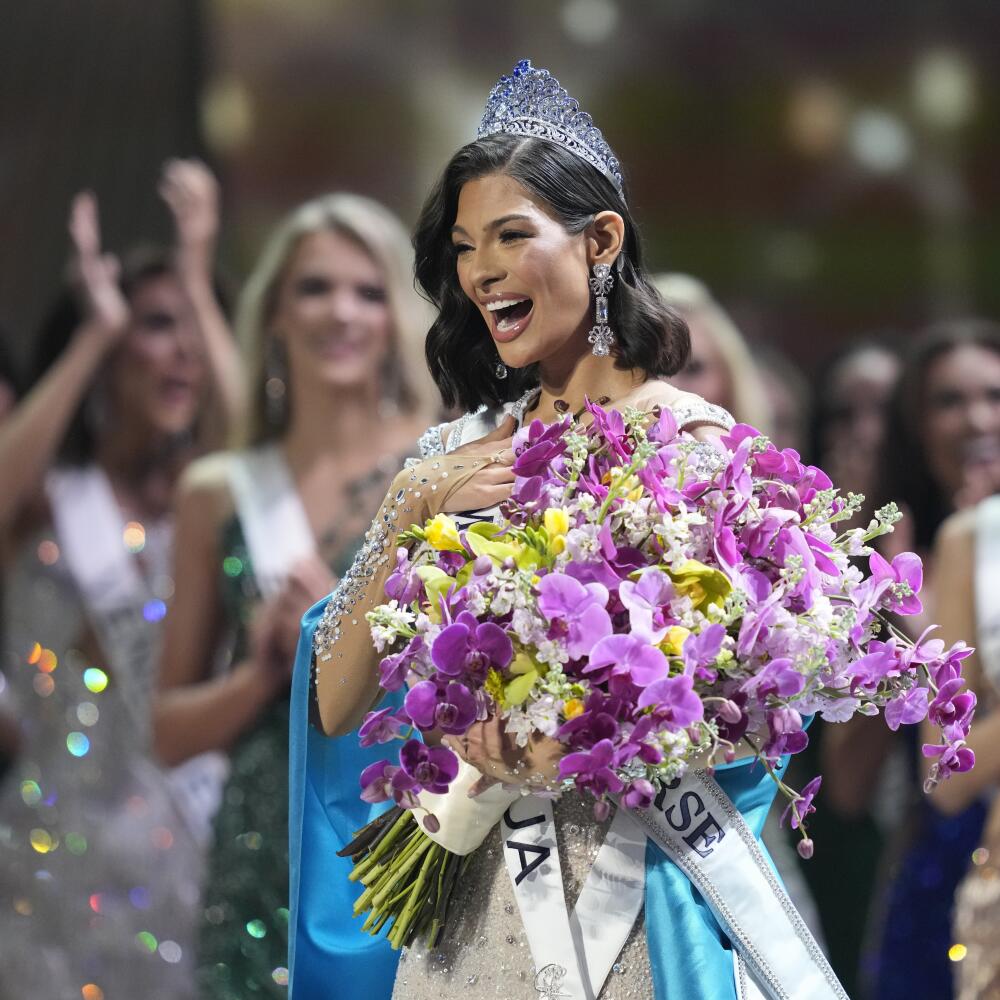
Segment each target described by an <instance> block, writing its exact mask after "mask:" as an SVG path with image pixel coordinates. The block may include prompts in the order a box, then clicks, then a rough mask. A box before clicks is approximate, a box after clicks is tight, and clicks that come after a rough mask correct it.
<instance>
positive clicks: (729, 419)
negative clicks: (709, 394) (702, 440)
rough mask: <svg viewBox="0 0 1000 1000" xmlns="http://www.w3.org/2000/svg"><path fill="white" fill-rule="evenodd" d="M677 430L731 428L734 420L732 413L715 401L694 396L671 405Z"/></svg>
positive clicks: (725, 429) (727, 429)
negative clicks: (711, 401)
mask: <svg viewBox="0 0 1000 1000" xmlns="http://www.w3.org/2000/svg"><path fill="white" fill-rule="evenodd" d="M670 409H671V411H672V412H673V415H674V419H675V420H676V421H677V428H678V430H685V431H687V430H693V429H694V428H696V427H720V428H722V430H724V431H729V430H732V429H733V426H734V425H735V423H736V421H735V420H733V416H732V414H731V413H730V412H729V411H728V410H726V409H724V408H723V407H721V406H717V405H716V404H715V403H709V402H708V401H707V400H705V399H699V398H695V399H692V400H690V401H684V402H682V403H678V404H676V405H675V406H672V407H671V408H670Z"/></svg>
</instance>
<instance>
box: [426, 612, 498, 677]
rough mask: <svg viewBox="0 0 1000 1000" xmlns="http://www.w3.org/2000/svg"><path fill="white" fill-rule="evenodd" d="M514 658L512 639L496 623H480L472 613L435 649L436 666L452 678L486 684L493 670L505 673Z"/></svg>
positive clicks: (444, 631) (436, 643) (462, 616)
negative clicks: (485, 681) (474, 680)
mask: <svg viewBox="0 0 1000 1000" xmlns="http://www.w3.org/2000/svg"><path fill="white" fill-rule="evenodd" d="M513 658H514V645H513V643H512V642H511V641H510V636H508V635H507V633H506V632H505V631H504V630H503V629H502V628H501V627H500V626H499V625H497V624H496V623H495V622H482V623H480V622H479V621H477V619H476V617H475V616H474V615H472V614H470V613H469V612H468V611H463V612H462V613H461V614H460V615H459V616H458V617H457V618H456V619H455V621H454V622H453V623H452V624H451V625H449V626H447V627H446V628H443V629H442V630H441V631H440V632H439V633H438V635H437V638H436V639H435V640H434V644H433V645H432V646H431V660H432V661H433V663H434V666H435V667H437V669H438V671H439V672H440V673H442V674H445V675H447V676H448V677H461V676H463V675H464V676H467V677H470V678H474V679H476V680H478V681H482V680H484V679H485V678H486V674H487V673H488V671H489V670H490V668H491V667H495V668H496V669H497V670H503V669H504V668H505V667H506V666H507V665H508V664H509V663H510V661H511V660H512V659H513Z"/></svg>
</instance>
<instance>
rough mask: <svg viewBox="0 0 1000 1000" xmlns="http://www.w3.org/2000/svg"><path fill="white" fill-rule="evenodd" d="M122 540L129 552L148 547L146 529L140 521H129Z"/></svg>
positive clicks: (139, 550)
mask: <svg viewBox="0 0 1000 1000" xmlns="http://www.w3.org/2000/svg"><path fill="white" fill-rule="evenodd" d="M122 541H123V542H124V543H125V548H126V549H128V550H129V552H132V553H133V554H134V553H137V552H141V551H142V550H143V549H144V548H145V547H146V529H145V528H144V527H143V526H142V525H141V524H140V523H139V522H138V521H129V523H128V524H126V525H125V530H124V531H123V532H122Z"/></svg>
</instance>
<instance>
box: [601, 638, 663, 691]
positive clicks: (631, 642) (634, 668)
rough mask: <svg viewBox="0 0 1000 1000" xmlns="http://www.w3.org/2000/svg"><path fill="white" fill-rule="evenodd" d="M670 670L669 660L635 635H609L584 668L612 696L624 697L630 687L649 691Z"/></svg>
mask: <svg viewBox="0 0 1000 1000" xmlns="http://www.w3.org/2000/svg"><path fill="white" fill-rule="evenodd" d="M669 670H670V664H669V662H668V661H667V658H666V657H665V656H664V655H663V653H662V652H660V650H659V649H657V648H656V646H651V645H650V644H649V643H648V642H644V641H643V640H642V639H637V638H636V637H635V636H633V635H609V636H608V637H607V638H605V639H601V641H600V642H599V643H597V645H596V646H594V648H593V651H592V652H591V654H590V661H589V662H588V663H587V665H586V666H585V667H584V668H583V672H584V673H585V674H587V675H588V676H591V677H592V679H593V680H594V681H595V682H596V683H598V684H601V683H607V685H608V689H609V690H610V691H611V693H612V694H618V695H623V696H625V695H627V694H628V693H629V691H630V689H631V686H633V685H634V686H635V687H637V688H645V687H648V686H649V685H650V684H653V683H654V682H656V681H659V680H661V679H662V678H664V677H666V676H667V673H668V672H669ZM640 704H641V702H640Z"/></svg>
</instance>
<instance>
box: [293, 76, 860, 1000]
mask: <svg viewBox="0 0 1000 1000" xmlns="http://www.w3.org/2000/svg"><path fill="white" fill-rule="evenodd" d="M414 244H415V248H416V269H417V278H418V281H419V283H420V285H421V286H422V288H423V289H424V291H425V292H426V294H427V295H428V296H429V297H430V299H431V300H432V302H433V303H434V305H435V306H437V308H438V310H439V313H438V317H437V319H436V320H435V322H434V323H433V325H432V326H431V329H430V332H429V334H428V336H427V357H428V361H429V364H430V368H431V373H432V374H433V376H434V378H435V381H436V382H437V384H438V386H439V387H440V388H441V391H442V394H443V395H444V397H445V401H446V402H448V403H452V402H457V403H458V404H459V405H461V406H462V407H464V408H465V409H466V411H467V412H466V414H465V415H464V416H462V417H460V418H459V419H458V420H457V421H455V422H454V423H452V424H448V425H444V426H441V427H437V428H434V429H432V430H431V431H430V432H428V434H427V435H426V436H425V438H424V439H423V443H424V450H425V453H426V457H425V458H423V460H421V461H420V462H418V463H417V464H415V465H413V466H411V467H409V468H407V469H404V470H403V471H402V472H401V473H400V474H399V475H398V476H397V477H396V479H395V480H394V482H393V484H392V486H391V488H390V490H389V493H388V494H387V496H386V500H385V503H384V506H383V508H382V510H381V511H380V512H379V515H378V516H377V517H376V519H375V522H374V524H373V526H372V528H371V529H370V531H369V533H368V536H367V539H366V544H365V546H364V547H363V548H362V550H361V551H360V552H359V554H358V556H357V558H356V559H355V562H354V564H353V565H352V567H351V569H350V571H349V572H348V573H347V574H346V576H345V577H344V579H343V580H342V581H341V583H340V585H339V586H338V588H337V589H336V590H335V591H334V593H333V595H332V597H331V598H330V599H329V601H327V602H322V603H321V604H319V605H316V606H315V607H314V608H313V609H312V610H311V611H310V612H309V614H308V615H307V616H306V618H305V619H304V628H303V634H302V637H301V638H300V642H299V655H298V659H297V661H296V667H295V674H294V679H293V692H292V710H293V725H292V762H291V767H292V776H291V781H292V849H293V856H292V881H293V885H292V911H293V912H292V954H291V975H292V989H293V996H295V995H297V996H298V997H299V1000H306V998H307V997H311V996H316V995H317V994H316V993H312V992H309V991H308V990H305V991H303V992H298V993H296V991H297V990H303V989H304V987H302V986H301V985H300V984H302V983H303V982H306V981H307V977H308V978H311V977H315V976H316V973H317V971H318V969H322V970H323V972H324V973H325V975H326V977H327V980H328V981H330V982H333V981H337V979H338V977H347V976H349V975H350V974H351V973H350V969H351V967H352V966H351V948H352V945H351V943H350V937H349V935H350V932H351V924H350V916H349V913H350V911H349V909H347V908H346V907H345V908H343V909H342V910H341V911H339V912H338V911H335V910H330V909H325V908H324V907H323V898H322V895H323V893H324V891H325V884H323V883H320V884H317V870H319V871H323V872H324V873H329V872H330V871H331V870H332V869H331V868H330V867H329V862H328V861H327V860H326V858H327V857H328V855H329V854H330V853H332V852H333V851H335V850H336V849H337V845H338V840H339V845H340V846H343V844H344V842H345V840H346V839H348V838H349V836H350V831H339V832H338V831H330V830H329V829H324V828H323V826H322V825H321V824H320V823H317V815H316V813H315V811H314V809H313V808H312V806H311V799H312V798H313V797H314V796H313V793H312V792H311V791H310V789H311V788H312V787H313V785H314V782H315V781H316V774H315V771H314V767H315V763H314V762H315V760H316V750H315V738H314V735H312V734H310V733H309V732H308V727H309V721H308V720H309V717H310V716H311V718H312V724H313V726H314V727H315V728H316V729H318V730H319V731H321V732H324V733H327V734H339V733H346V732H348V731H350V730H351V729H352V728H353V727H355V726H357V725H358V723H359V722H360V721H361V719H362V717H363V716H364V714H365V712H366V711H367V710H368V709H369V708H370V707H371V706H372V705H373V703H375V702H376V701H377V700H378V698H379V686H378V676H379V675H378V670H377V662H378V656H377V655H376V653H375V651H374V650H373V648H372V644H371V637H370V634H369V629H368V627H367V623H366V621H365V617H364V613H365V611H366V609H367V608H369V607H371V606H372V605H373V604H375V603H378V602H379V601H380V600H381V595H382V593H383V586H384V584H385V581H386V579H387V576H388V574H389V572H390V571H391V568H392V564H393V562H394V560H393V559H392V558H391V556H392V552H393V550H394V545H393V539H394V536H395V532H396V531H398V530H400V529H401V528H404V527H406V526H408V525H409V524H410V523H411V522H417V523H422V522H423V521H424V519H425V518H426V517H428V516H431V515H435V514H437V513H442V512H447V513H449V514H451V515H452V516H454V517H455V518H457V520H458V523H459V524H461V525H468V524H469V523H470V522H471V521H473V520H481V519H484V518H486V519H489V518H492V516H493V515H494V513H495V511H496V505H497V504H499V503H500V502H501V501H502V500H503V499H505V498H506V497H507V496H508V495H509V493H510V490H511V487H512V483H513V480H514V474H513V470H512V465H513V461H514V455H513V452H512V449H511V444H512V441H511V438H512V434H513V432H514V431H515V429H516V428H517V426H518V425H519V424H521V423H522V422H523V421H524V420H534V419H539V420H541V421H545V422H552V421H555V420H557V419H560V418H561V417H563V416H564V415H566V414H572V415H575V416H576V417H578V418H579V417H581V416H582V414H583V413H584V412H585V402H586V400H587V399H588V398H590V399H591V400H595V401H598V400H599V401H600V402H601V403H602V404H604V405H608V406H610V407H614V408H616V409H621V408H623V407H626V406H629V405H634V406H636V407H638V408H642V409H646V410H650V409H652V408H653V407H656V406H659V407H667V408H669V409H671V410H672V411H673V413H674V416H675V417H676V420H677V423H678V425H679V426H681V427H685V428H688V429H689V430H690V431H692V433H693V434H694V435H695V436H696V437H698V438H701V439H708V438H711V437H712V436H715V435H718V434H719V433H720V429H721V428H727V427H730V426H731V425H732V419H731V417H730V416H729V414H728V413H726V411H724V410H722V409H721V408H720V407H717V406H714V405H712V404H708V403H706V402H705V401H704V400H702V399H701V398H700V397H697V396H694V395H692V394H690V393H684V392H681V391H679V390H677V389H676V388H674V387H672V386H671V385H669V383H667V382H665V381H662V380H661V379H662V377H669V376H670V375H672V374H674V373H675V372H677V371H678V370H679V369H680V368H681V367H682V365H683V364H684V361H685V358H686V355H687V351H688V335H687V331H686V329H685V327H684V324H683V322H682V321H680V320H679V319H678V318H677V317H676V315H675V314H674V313H672V312H671V310H670V309H668V308H667V306H665V305H664V303H663V302H662V300H661V299H660V298H659V296H658V294H657V293H656V291H655V289H654V288H653V286H652V284H651V282H650V280H649V277H648V276H647V274H646V272H645V270H644V267H643V262H642V254H641V248H640V245H639V240H638V236H637V231H636V226H635V223H634V221H633V219H632V215H631V211H630V209H629V206H628V200H627V197H626V192H625V189H624V185H623V182H622V176H621V168H620V165H619V163H618V161H617V159H616V158H615V157H614V154H613V153H612V151H611V149H610V148H609V147H608V144H607V143H606V141H605V140H604V138H603V136H602V135H601V133H600V131H599V130H598V129H597V128H596V127H594V125H593V123H592V122H591V120H590V117H589V116H588V115H584V114H582V113H579V112H578V109H577V105H576V102H575V101H572V99H571V98H569V95H567V94H566V92H565V91H564V90H562V89H561V88H560V87H559V85H558V83H556V81H554V80H553V79H552V78H551V76H550V75H549V74H548V72H546V71H545V70H538V69H535V68H533V67H532V66H531V64H530V63H529V62H527V61H524V62H521V63H519V64H518V66H517V67H516V68H515V70H514V74H513V76H512V77H502V78H501V80H500V82H499V83H498V84H497V86H496V87H495V88H494V90H493V92H492V93H491V95H490V99H489V102H488V104H487V108H486V114H485V115H484V118H483V121H482V124H481V125H480V129H479V138H478V139H477V140H476V141H474V142H471V143H469V144H468V145H466V146H464V147H462V148H461V149H460V150H459V151H458V152H457V153H456V154H455V155H454V156H453V157H452V159H451V161H450V162H449V164H448V165H447V167H446V168H445V170H444V174H443V176H442V178H441V180H440V181H439V183H438V184H437V185H436V187H435V188H434V190H433V191H432V193H431V195H430V197H429V198H428V200H427V202H426V204H425V206H424V210H423V213H422V215H421V217H420V221H419V223H418V225H417V228H416V235H415V237H414ZM314 649H315V655H313V650H314ZM311 664H315V667H316V669H315V671H312V670H311V669H310V666H311ZM461 744H462V745H461V746H458V745H457V744H456V745H455V749H456V752H458V753H460V754H461V755H462V756H464V757H465V758H466V760H467V761H469V762H470V763H472V764H473V765H474V766H475V767H476V768H477V769H478V770H479V771H480V772H481V773H482V774H483V775H484V776H486V777H489V778H492V779H494V780H499V781H502V782H505V783H511V784H523V783H524V781H525V778H526V776H528V775H533V774H535V773H537V772H543V773H544V772H546V771H547V770H548V768H549V767H550V766H552V764H553V762H554V760H555V758H556V757H557V756H558V755H559V753H560V751H559V744H557V743H556V742H555V741H553V740H549V739H547V738H539V739H538V740H537V742H530V743H529V745H528V747H527V748H525V749H523V750H522V749H520V748H519V747H517V746H516V745H515V743H514V740H513V739H512V738H508V736H507V735H506V733H505V732H504V729H503V723H502V721H501V720H499V719H498V718H495V717H491V718H488V719H486V720H484V721H483V722H480V723H477V724H476V725H475V726H474V727H473V729H472V730H471V731H470V733H469V738H468V739H467V740H463V741H461ZM326 766H327V767H329V766H330V764H329V760H327V762H326ZM717 778H718V779H719V780H720V781H721V782H722V783H723V784H724V785H725V786H726V788H727V794H728V795H730V796H731V797H733V798H735V799H736V800H738V801H739V803H740V805H741V807H742V809H743V810H744V816H745V818H746V819H747V820H748V830H749V829H750V828H753V830H754V833H753V834H750V833H748V836H749V837H750V839H751V840H754V837H756V838H759V836H760V829H761V826H762V824H763V821H764V816H765V814H766V812H767V808H768V806H769V805H770V803H771V800H772V799H773V795H774V788H773V785H772V784H771V781H770V778H769V777H767V775H766V774H765V773H764V772H763V771H762V770H761V769H759V768H758V769H751V767H750V766H749V761H748V760H746V759H744V760H737V761H735V762H734V763H733V764H732V765H729V766H724V767H721V768H719V770H718V772H717ZM459 794H460V795H461V794H462V793H459ZM555 816H556V820H555V825H556V829H557V830H558V840H559V845H560V860H561V864H562V871H563V873H565V879H564V883H563V888H564V890H565V893H566V895H567V897H568V898H567V899H566V902H567V903H568V904H570V905H573V904H574V903H575V899H576V895H577V892H578V890H579V888H580V886H581V885H582V884H583V882H584V880H585V879H586V878H587V876H588V873H589V872H590V870H591V867H592V864H593V858H594V855H595V853H596V849H597V847H598V846H599V845H600V843H601V841H602V840H603V839H604V836H605V833H606V831H607V823H606V822H605V823H598V822H596V821H595V820H594V817H593V814H592V812H591V811H590V810H589V809H588V808H587V806H586V805H585V804H584V803H583V801H582V800H581V799H579V798H578V797H576V796H564V797H563V798H562V799H560V800H559V801H558V802H557V803H556V806H555ZM338 833H339V837H338ZM645 843H646V842H645V841H643V844H645ZM642 849H643V850H644V851H645V853H644V855H640V861H639V863H640V865H641V864H642V861H641V858H642V857H643V856H644V857H645V871H646V875H645V883H644V885H645V907H646V911H645V912H646V916H642V915H640V916H639V917H638V919H637V920H633V919H632V918H633V917H634V913H633V914H632V915H631V916H630V917H629V918H628V919H627V920H620V921H619V922H620V923H621V928H620V929H621V930H622V932H623V933H622V935H621V940H625V939H627V941H626V943H625V945H624V947H623V949H621V953H620V954H616V955H614V956H606V957H610V962H609V963H608V969H609V970H610V968H611V962H613V963H614V974H613V976H612V977H611V978H610V979H609V980H608V983H607V985H604V984H603V978H604V974H603V972H602V973H601V975H600V977H599V978H600V979H601V980H602V981H601V982H594V983H593V986H592V988H591V990H590V992H589V993H588V994H587V995H588V996H589V997H596V996H599V997H603V998H608V997H611V996H620V995H625V994H627V995H635V996H644V997H649V996H653V995H655V997H656V998H657V1000H674V998H682V997H683V998H685V1000H720V998H735V997H736V996H737V982H736V976H737V974H738V973H737V972H736V971H734V970H738V969H740V968H741V967H742V965H741V960H738V959H736V958H735V953H734V951H733V950H732V947H731V945H730V942H729V939H728V938H727V936H726V935H725V934H724V933H723V931H722V930H721V927H720V925H719V924H718V923H717V922H716V920H715V918H714V917H713V916H712V914H711V912H710V911H709V909H708V907H707V905H706V903H705V902H704V899H703V897H702V896H701V895H700V894H699V892H698V891H697V890H695V889H694V888H693V886H692V885H691V884H690V883H688V882H687V881H686V878H685V876H684V875H683V874H682V873H681V870H680V869H679V868H677V867H676V866H674V865H673V863H672V862H670V861H668V859H667V857H666V856H665V855H664V854H662V853H661V852H660V851H659V850H658V849H657V848H655V847H653V846H649V847H648V850H646V849H645V846H643V848H642ZM324 866H325V867H324ZM345 867H346V866H345ZM702 888H703V889H705V888H706V887H705V886H703V887H702ZM706 891H708V890H707V889H706ZM560 895H562V894H561V893H560ZM609 906H610V904H609ZM606 915H607V918H608V920H609V921H610V920H611V914H610V913H608V914H606ZM334 926H336V927H338V934H337V935H336V936H335V937H334V936H331V937H328V938H327V940H328V941H329V948H328V949H327V950H326V952H325V953H320V952H318V951H317V950H316V949H315V948H313V949H312V950H311V951H310V953H309V954H308V956H306V955H305V953H304V952H300V953H299V955H298V956H297V954H296V943H297V942H298V944H299V946H300V947H301V943H302V942H303V941H313V942H314V941H316V940H317V939H319V938H321V936H322V934H323V929H327V928H330V927H334ZM318 929H320V930H318ZM353 933H354V934H356V935H357V936H358V937H361V936H362V935H361V933H360V928H358V927H357V925H356V924H355V926H354V929H353ZM532 940H534V938H529V937H528V936H527V932H526V931H525V930H524V929H523V928H522V926H521V921H520V918H519V916H518V915H517V908H516V906H515V899H514V891H513V886H512V885H511V881H510V880H508V876H507V871H506V868H505V864H504V859H503V849H502V847H501V843H500V839H499V831H498V830H496V829H494V830H493V831H492V832H491V833H490V835H489V837H488V839H487V840H486V842H485V844H484V848H483V849H481V850H479V851H477V852H476V853H475V855H473V856H472V857H471V858H470V862H469V866H468V868H467V870H466V871H465V874H464V876H463V879H462V882H461V885H460V886H459V887H458V888H457V889H456V892H455V895H454V897H453V898H452V900H451V903H450V910H449V930H448V935H447V939H446V940H445V941H444V942H443V943H442V944H441V945H440V946H439V947H438V948H437V949H435V950H434V951H431V952H427V951H424V949H423V948H422V947H418V946H414V948H412V949H410V950H409V951H407V952H405V953H404V955H403V958H402V960H401V963H400V966H399V971H398V973H397V976H396V982H395V988H394V992H393V996H394V997H395V998H396V1000H416V998H421V1000H424V998H431V997H435V998H444V997H462V998H467V1000H476V998H480V997H494V996H503V997H506V998H509V1000H521V998H530V997H536V998H537V997H538V996H539V995H543V996H546V997H556V996H569V995H570V994H567V993H566V992H565V991H564V990H563V989H562V988H561V986H560V985H559V984H560V982H561V981H562V979H561V978H560V970H559V969H558V968H557V967H556V966H554V965H553V966H549V967H548V968H547V969H539V970H537V973H536V970H534V969H533V967H532V958H531V952H530V950H529V948H528V947H526V946H525V945H526V943H527V944H530V943H531V941H532ZM813 944H814V943H813ZM579 947H580V948H581V949H584V950H583V951H578V952H577V957H578V959H579V962H578V964H579V965H580V966H581V968H582V966H583V961H584V959H585V958H587V957H588V955H589V952H587V949H589V948H590V947H591V944H588V945H586V946H584V945H582V944H580V946H579ZM615 950H616V951H617V949H615ZM817 954H818V951H817ZM299 960H301V965H299V964H297V962H298V961H299ZM565 974H566V970H565V969H562V970H561V975H562V978H565ZM588 975H589V974H588ZM357 992H359V993H360V992H362V991H357ZM365 995H371V994H367V993H366V994H365ZM574 995H575V994H574ZM824 995H826V994H825V993H824ZM829 995H830V996H840V995H841V994H840V993H836V992H831V993H830V994H829Z"/></svg>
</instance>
